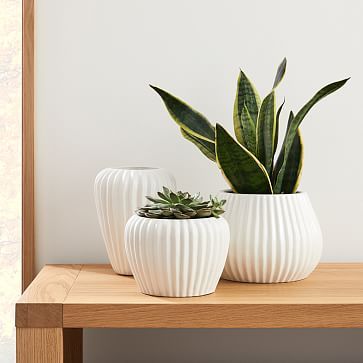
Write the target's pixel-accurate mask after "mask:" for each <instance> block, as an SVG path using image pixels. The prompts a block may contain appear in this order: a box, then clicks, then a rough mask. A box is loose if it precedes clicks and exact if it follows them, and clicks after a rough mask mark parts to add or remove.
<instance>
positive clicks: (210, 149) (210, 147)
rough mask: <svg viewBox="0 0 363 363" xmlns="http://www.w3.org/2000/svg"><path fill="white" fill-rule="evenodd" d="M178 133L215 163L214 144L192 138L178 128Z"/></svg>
mask: <svg viewBox="0 0 363 363" xmlns="http://www.w3.org/2000/svg"><path fill="white" fill-rule="evenodd" d="M180 132H181V134H182V135H183V137H184V138H185V139H186V140H188V141H190V142H192V143H193V144H194V145H195V146H197V148H198V149H199V150H200V151H201V152H202V153H203V154H204V155H205V156H206V157H207V158H208V159H210V160H212V161H216V153H215V146H214V142H210V141H206V140H203V139H200V138H198V137H196V136H193V135H192V134H190V133H188V132H187V131H185V130H184V129H183V128H182V127H181V128H180Z"/></svg>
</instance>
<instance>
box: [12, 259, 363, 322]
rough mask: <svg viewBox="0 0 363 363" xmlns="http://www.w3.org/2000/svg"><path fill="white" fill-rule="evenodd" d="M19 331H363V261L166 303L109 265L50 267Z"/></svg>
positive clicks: (23, 302)
mask: <svg viewBox="0 0 363 363" xmlns="http://www.w3.org/2000/svg"><path fill="white" fill-rule="evenodd" d="M16 325H17V327H64V328H90V327H92V328H102V327H111V328H121V327H129V328H319V327H324V328H340V327H357V328H358V327H359V328H361V327H363V263H345V264H340V263H328V264H320V265H319V266H318V268H317V269H316V270H315V271H314V272H313V274H312V275H311V276H310V277H309V278H307V279H305V280H302V281H297V282H290V283H280V284H251V283H239V282H233V281H226V280H221V281H220V282H219V284H218V287H217V290H216V292H215V293H214V294H210V295H206V296H201V297H193V298H166V297H155V296H148V295H144V294H142V293H140V292H139V289H138V287H137V284H136V282H135V280H134V279H133V277H131V276H120V275H116V274H115V273H114V272H113V271H112V269H111V267H110V266H109V265H48V266H45V267H44V268H43V269H42V271H41V272H40V273H39V274H38V276H37V277H36V279H35V280H34V281H33V282H32V284H31V285H30V286H29V288H28V289H27V290H26V291H25V292H24V294H23V295H22V297H21V298H20V300H19V302H18V303H17V307H16Z"/></svg>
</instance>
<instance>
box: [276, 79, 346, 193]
mask: <svg viewBox="0 0 363 363" xmlns="http://www.w3.org/2000/svg"><path fill="white" fill-rule="evenodd" d="M348 79H349V78H347V79H343V80H341V81H338V82H334V83H331V84H329V85H327V86H325V87H323V88H322V89H321V90H320V91H318V92H317V93H316V94H315V95H314V96H313V98H311V99H310V101H309V102H308V103H306V104H305V106H304V107H303V108H302V109H301V110H300V111H299V112H298V113H297V114H296V116H295V117H294V119H293V120H292V122H291V124H290V127H289V128H288V130H287V135H286V141H285V152H284V161H283V163H282V166H281V168H280V170H279V172H278V175H277V178H276V183H275V190H281V188H282V181H283V179H284V174H285V170H286V167H287V156H288V155H289V152H290V149H291V147H292V144H293V142H294V138H295V135H296V133H297V130H298V128H299V126H300V124H301V122H302V120H303V119H304V117H305V116H306V114H307V113H308V112H309V111H310V110H311V108H312V107H313V106H314V105H315V104H316V103H317V102H319V101H320V100H321V99H323V98H324V97H326V96H328V95H329V94H331V93H333V92H335V91H337V90H338V89H339V88H341V87H343V86H344V84H345V83H346V82H347V81H348Z"/></svg>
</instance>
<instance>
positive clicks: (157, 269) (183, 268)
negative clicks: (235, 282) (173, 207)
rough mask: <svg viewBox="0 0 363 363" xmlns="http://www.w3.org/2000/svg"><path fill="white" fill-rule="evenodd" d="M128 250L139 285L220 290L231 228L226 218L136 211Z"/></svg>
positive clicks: (182, 292) (149, 289) (165, 292)
mask: <svg viewBox="0 0 363 363" xmlns="http://www.w3.org/2000/svg"><path fill="white" fill-rule="evenodd" d="M125 239H126V253H127V257H128V259H129V262H130V266H131V270H132V272H133V274H134V277H135V279H136V281H137V283H138V285H139V288H140V290H141V291H142V292H143V293H145V294H149V295H156V296H171V297H187V296H199V295H206V294H210V293H212V292H214V291H215V289H216V286H217V284H218V281H219V279H220V276H221V274H222V271H223V267H224V263H225V261H226V257H227V252H228V245H229V228H228V223H227V222H226V220H225V219H224V218H222V217H221V218H218V219H217V218H213V217H212V218H201V219H190V220H175V219H151V218H143V217H139V216H137V215H134V216H133V217H131V219H130V220H129V221H128V222H127V225H126V229H125Z"/></svg>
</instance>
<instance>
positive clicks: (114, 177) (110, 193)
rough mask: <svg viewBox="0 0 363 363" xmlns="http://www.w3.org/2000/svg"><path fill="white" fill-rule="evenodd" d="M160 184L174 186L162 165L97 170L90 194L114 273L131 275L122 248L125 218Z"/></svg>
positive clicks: (126, 219) (143, 203) (145, 201)
mask: <svg viewBox="0 0 363 363" xmlns="http://www.w3.org/2000/svg"><path fill="white" fill-rule="evenodd" d="M163 186H166V187H168V188H171V189H175V188H176V186H175V179H174V177H173V176H172V175H171V174H170V173H169V172H168V171H167V170H165V169H158V168H144V167H134V168H133V167H130V168H129V167H125V168H118V169H113V168H107V169H103V170H101V171H100V172H99V173H98V174H97V176H96V180H95V184H94V194H95V201H96V208H97V215H98V221H99V223H100V227H101V232H102V236H103V239H104V242H105V245H106V250H107V254H108V258H109V260H110V262H111V265H112V268H113V270H114V271H115V272H116V273H118V274H121V275H132V272H131V269H130V266H129V263H128V261H127V257H126V252H125V242H124V230H125V225H126V222H127V221H128V219H129V218H130V217H131V216H132V215H133V214H134V212H135V210H136V209H137V208H140V207H142V206H143V205H145V204H146V203H147V200H146V198H145V196H146V195H156V193H157V192H158V191H160V190H161V189H162V187H163Z"/></svg>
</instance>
